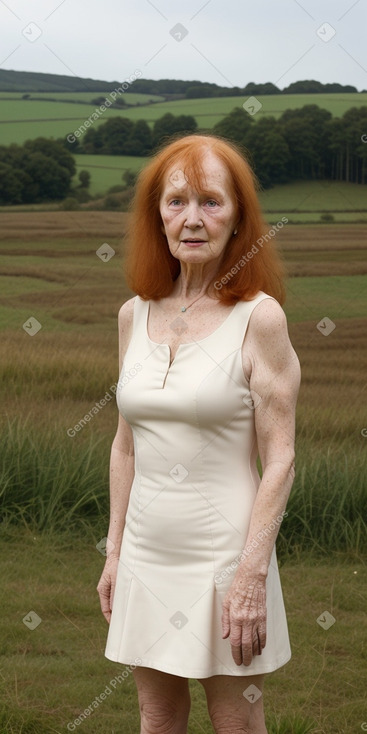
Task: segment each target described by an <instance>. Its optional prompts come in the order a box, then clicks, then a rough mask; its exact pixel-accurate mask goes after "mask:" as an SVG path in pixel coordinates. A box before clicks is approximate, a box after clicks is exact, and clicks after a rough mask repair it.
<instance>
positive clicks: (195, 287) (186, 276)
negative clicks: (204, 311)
mask: <svg viewBox="0 0 367 734" xmlns="http://www.w3.org/2000/svg"><path fill="white" fill-rule="evenodd" d="M210 265H211V263H206V264H204V263H203V264H201V263H200V264H197V265H191V264H190V263H184V262H181V272H180V275H179V276H178V278H177V279H176V281H175V285H174V287H173V291H172V297H173V298H178V299H180V300H181V301H182V302H183V304H184V303H185V301H188V300H189V299H194V298H198V297H199V296H201V295H203V296H204V295H205V293H206V292H207V290H208V288H209V286H210V284H211V283H212V282H213V280H214V278H215V273H216V271H217V263H215V264H214V265H212V266H211V267H210Z"/></svg>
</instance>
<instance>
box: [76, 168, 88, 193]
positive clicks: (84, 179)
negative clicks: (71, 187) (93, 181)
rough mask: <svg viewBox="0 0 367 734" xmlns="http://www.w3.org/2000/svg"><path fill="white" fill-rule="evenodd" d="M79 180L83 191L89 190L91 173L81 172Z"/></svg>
mask: <svg viewBox="0 0 367 734" xmlns="http://www.w3.org/2000/svg"><path fill="white" fill-rule="evenodd" d="M78 179H79V181H80V186H81V188H82V189H88V188H89V185H90V173H89V171H84V170H83V171H80V173H79V176H78Z"/></svg>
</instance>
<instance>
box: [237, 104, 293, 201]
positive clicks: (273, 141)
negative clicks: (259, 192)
mask: <svg viewBox="0 0 367 734" xmlns="http://www.w3.org/2000/svg"><path fill="white" fill-rule="evenodd" d="M247 147H248V149H249V151H250V152H251V156H252V158H253V162H254V168H255V173H256V175H257V176H258V178H259V180H260V183H261V185H262V186H264V187H269V186H272V185H274V184H277V183H285V182H286V181H288V180H289V171H288V166H289V162H290V152H289V147H288V144H287V142H286V140H285V139H284V137H283V135H282V132H281V129H280V126H279V124H278V122H277V120H275V118H274V117H263V118H261V119H260V120H259V121H258V122H257V123H256V124H255V125H253V126H252V128H251V129H250V131H249V133H248V135H247Z"/></svg>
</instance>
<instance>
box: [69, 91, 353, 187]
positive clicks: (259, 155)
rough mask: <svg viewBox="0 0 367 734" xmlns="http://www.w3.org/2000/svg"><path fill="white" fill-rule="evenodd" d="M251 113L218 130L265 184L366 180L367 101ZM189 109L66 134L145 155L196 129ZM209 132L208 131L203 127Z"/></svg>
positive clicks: (77, 145)
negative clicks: (342, 108)
mask: <svg viewBox="0 0 367 734" xmlns="http://www.w3.org/2000/svg"><path fill="white" fill-rule="evenodd" d="M255 118H256V116H255V115H253V116H251V115H249V114H248V113H247V112H245V110H244V109H243V108H242V107H235V108H234V109H233V110H232V112H230V113H229V115H227V116H226V117H224V118H223V119H222V120H221V121H220V122H218V123H217V124H216V125H215V126H214V128H213V130H212V131H211V130H208V131H206V132H208V133H210V132H213V133H214V134H217V135H221V136H222V137H225V138H228V139H229V140H233V141H234V142H236V143H239V145H241V146H242V147H243V148H244V149H245V150H246V151H247V154H248V156H249V158H250V161H251V163H252V165H253V167H254V169H255V171H256V174H257V176H258V178H259V180H260V182H261V184H262V186H264V187H265V188H266V187H269V186H273V185H275V184H278V183H287V182H289V181H294V180H302V179H303V180H306V179H308V180H316V179H331V180H337V181H351V182H355V183H363V184H364V183H366V180H367V142H364V141H367V107H360V108H357V107H353V108H351V109H350V110H348V111H347V112H345V114H344V115H343V117H336V118H335V117H334V118H333V117H332V114H331V112H328V110H325V109H323V108H320V107H318V106H317V105H305V106H304V107H302V108H300V109H295V110H286V111H285V112H283V114H282V115H281V117H279V118H278V119H276V118H275V117H272V116H269V117H261V118H260V119H259V120H258V121H256V119H255ZM197 130H198V128H197V123H196V120H195V119H194V117H192V116H190V115H180V116H178V117H174V115H172V114H170V113H167V114H165V115H163V117H161V118H159V119H158V120H156V122H155V123H154V126H153V129H151V128H150V127H149V125H148V124H147V123H146V122H145V121H144V120H138V121H136V122H133V121H132V120H129V119H127V118H123V117H115V118H111V119H109V120H107V122H105V123H104V124H102V125H100V126H99V127H97V128H95V127H90V128H89V129H87V130H86V132H85V133H84V135H80V138H79V140H78V139H75V138H74V140H73V137H74V136H71V139H72V141H73V142H70V135H69V136H68V138H69V140H65V145H66V146H67V147H68V148H69V149H70V150H71V151H73V152H75V153H89V154H91V153H92V154H98V153H99V154H103V155H134V156H146V155H149V154H151V153H153V152H154V150H155V149H156V148H157V147H158V146H159V145H161V144H162V143H164V142H165V141H166V140H168V139H169V138H170V137H171V136H172V135H175V134H182V135H185V134H187V133H194V132H197ZM202 132H205V131H202Z"/></svg>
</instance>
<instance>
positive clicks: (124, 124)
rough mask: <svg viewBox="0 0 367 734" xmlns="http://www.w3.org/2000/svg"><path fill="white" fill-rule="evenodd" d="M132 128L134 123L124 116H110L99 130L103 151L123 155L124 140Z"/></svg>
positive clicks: (127, 137) (124, 149)
mask: <svg viewBox="0 0 367 734" xmlns="http://www.w3.org/2000/svg"><path fill="white" fill-rule="evenodd" d="M133 129H134V123H133V122H132V121H131V120H129V119H128V118H126V117H111V118H110V119H109V120H107V122H105V123H104V125H101V127H100V131H101V135H102V139H103V153H107V154H109V155H125V153H126V141H127V140H128V139H129V137H130V135H131V133H132V131H133Z"/></svg>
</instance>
